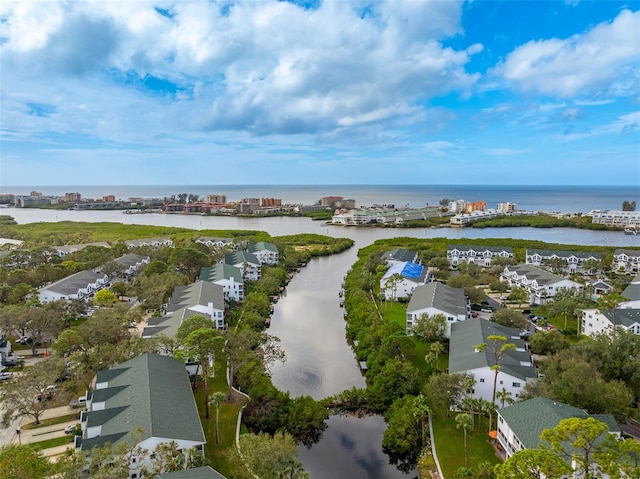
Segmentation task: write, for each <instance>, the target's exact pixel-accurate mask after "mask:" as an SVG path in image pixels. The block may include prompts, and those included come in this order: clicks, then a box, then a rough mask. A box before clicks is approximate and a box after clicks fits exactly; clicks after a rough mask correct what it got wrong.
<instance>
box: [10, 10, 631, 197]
mask: <svg viewBox="0 0 640 479" xmlns="http://www.w3.org/2000/svg"><path fill="white" fill-rule="evenodd" d="M638 58H640V3H639V2H638V1H633V2H628V1H627V2H623V1H616V0H611V1H597V0H596V1H584V0H582V1H581V0H565V1H562V0H550V1H527V0H524V1H483V0H475V1H456V0H446V1H445V0H436V1H417V0H416V1H413V0H412V1H410V0H388V1H364V0H353V1H347V0H342V1H320V0H307V1H280V2H277V1H272V0H264V1H234V2H228V1H223V0H220V1H204V0H203V1H175V0H174V1H168V0H158V1H147V0H138V1H136V2H125V1H105V2H92V1H79V2H62V1H55V0H54V1H12V0H8V1H5V2H2V4H0V192H3V190H7V187H10V186H19V185H166V184H177V185H190V184H195V185H202V184H203V183H204V184H213V185H222V184H233V185H251V184H256V185H265V184H278V185H286V184H291V185H323V184H328V185H339V184H364V185H376V184H410V185H415V184H427V185H448V184H453V185H473V184H512V185H592V184H595V185H639V187H640V108H639V106H640V88H639V85H640V64H639V62H638Z"/></svg>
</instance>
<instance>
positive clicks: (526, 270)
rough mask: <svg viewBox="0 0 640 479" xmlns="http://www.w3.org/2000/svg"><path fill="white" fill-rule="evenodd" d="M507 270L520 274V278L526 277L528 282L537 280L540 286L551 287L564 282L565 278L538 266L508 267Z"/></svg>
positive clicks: (519, 265) (517, 265) (521, 265)
mask: <svg viewBox="0 0 640 479" xmlns="http://www.w3.org/2000/svg"><path fill="white" fill-rule="evenodd" d="M505 269H508V270H509V271H511V272H513V271H515V272H516V273H518V276H523V275H524V276H526V277H527V279H528V280H534V279H535V280H536V281H537V282H538V285H540V286H549V285H552V284H555V283H558V282H560V281H563V280H564V279H565V278H563V277H562V276H560V275H557V274H553V273H550V272H549V271H546V270H544V269H540V268H538V267H536V266H532V265H530V264H516V265H509V266H506V267H505Z"/></svg>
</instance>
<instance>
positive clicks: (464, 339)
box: [449, 318, 537, 381]
mask: <svg viewBox="0 0 640 479" xmlns="http://www.w3.org/2000/svg"><path fill="white" fill-rule="evenodd" d="M491 335H500V336H505V337H506V338H507V343H513V344H515V346H516V348H517V349H520V351H518V350H512V349H507V350H506V351H505V352H504V353H503V354H502V355H501V357H500V360H499V362H498V364H499V366H500V371H502V372H504V373H505V374H509V375H511V376H513V377H516V378H519V379H522V380H523V381H526V380H527V379H531V378H535V377H537V373H536V368H535V367H534V366H533V364H531V356H530V354H529V352H528V351H526V350H525V349H526V346H525V342H524V340H522V339H520V330H519V329H518V328H506V327H504V326H500V325H499V324H496V323H493V322H491V321H487V320H486V319H482V318H474V319H468V320H466V321H458V322H456V323H453V324H452V325H451V341H450V343H449V371H451V372H452V373H459V372H464V371H472V370H474V369H481V368H485V367H491V366H493V365H494V362H495V359H494V357H493V354H492V351H491V349H490V348H486V349H485V350H484V351H477V350H476V348H475V346H477V345H478V344H482V343H486V344H489V339H488V337H489V336H491Z"/></svg>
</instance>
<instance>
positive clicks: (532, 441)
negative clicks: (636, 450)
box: [498, 396, 621, 459]
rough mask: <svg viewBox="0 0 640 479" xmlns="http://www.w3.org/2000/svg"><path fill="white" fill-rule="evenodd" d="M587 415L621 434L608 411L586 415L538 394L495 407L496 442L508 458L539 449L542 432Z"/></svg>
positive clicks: (617, 435)
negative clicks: (502, 406)
mask: <svg viewBox="0 0 640 479" xmlns="http://www.w3.org/2000/svg"><path fill="white" fill-rule="evenodd" d="M588 417H592V418H594V419H596V420H598V421H600V422H604V423H605V424H606V425H607V426H608V427H609V433H610V434H613V435H614V436H615V437H617V438H619V437H620V433H621V431H620V427H619V426H618V424H617V423H616V420H615V418H614V417H613V416H612V415H611V414H588V413H587V412H586V411H583V410H582V409H579V408H577V407H574V406H570V405H568V404H564V403H561V402H559V401H554V400H553V399H547V398H545V397H542V396H539V397H536V398H532V399H527V400H526V401H522V402H516V403H515V404H512V405H510V406H507V407H505V408H502V409H498V441H499V442H500V445H501V446H502V448H503V449H504V451H505V453H506V458H507V459H509V458H510V457H511V456H513V455H514V454H515V453H516V452H518V451H521V450H523V449H538V448H539V447H540V446H541V441H540V435H541V434H542V431H544V430H545V429H553V428H554V427H556V426H557V425H558V424H560V421H562V420H564V419H570V418H580V419H586V418H588Z"/></svg>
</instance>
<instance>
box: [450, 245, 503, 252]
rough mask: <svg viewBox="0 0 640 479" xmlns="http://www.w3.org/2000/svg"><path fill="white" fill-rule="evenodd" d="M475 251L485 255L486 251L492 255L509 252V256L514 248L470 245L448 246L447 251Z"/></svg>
mask: <svg viewBox="0 0 640 479" xmlns="http://www.w3.org/2000/svg"><path fill="white" fill-rule="evenodd" d="M454 249H455V250H458V251H475V252H476V253H483V252H485V251H490V252H491V253H502V252H505V251H506V252H507V253H509V254H513V248H511V247H509V246H506V247H505V246H469V245H447V251H453V250H454Z"/></svg>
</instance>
